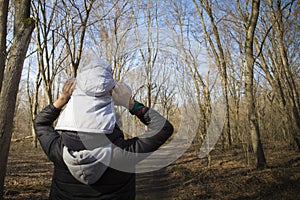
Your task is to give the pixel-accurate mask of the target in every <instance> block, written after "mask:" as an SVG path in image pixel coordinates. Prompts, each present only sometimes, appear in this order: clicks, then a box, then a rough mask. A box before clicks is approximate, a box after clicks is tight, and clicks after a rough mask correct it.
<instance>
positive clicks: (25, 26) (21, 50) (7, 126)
mask: <svg viewBox="0 0 300 200" xmlns="http://www.w3.org/2000/svg"><path fill="white" fill-rule="evenodd" d="M30 3H31V1H30V0H19V1H14V6H15V17H14V38H13V43H12V45H11V48H10V52H9V58H8V62H7V66H6V70H5V76H4V80H3V86H2V91H1V96H0V199H1V198H3V192H4V179H5V174H6V164H7V159H8V153H9V147H10V140H11V136H12V128H13V117H14V112H15V106H16V98H17V92H18V87H19V82H20V78H21V74H22V69H23V64H24V60H25V57H26V52H27V49H28V45H29V43H30V38H31V34H32V31H33V29H34V21H33V19H31V18H30Z"/></svg>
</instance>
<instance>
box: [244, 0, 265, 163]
mask: <svg viewBox="0 0 300 200" xmlns="http://www.w3.org/2000/svg"><path fill="white" fill-rule="evenodd" d="M259 7H260V0H253V1H252V13H251V17H250V21H249V22H248V24H247V29H246V31H247V32H246V42H245V52H246V73H245V76H246V77H245V92H246V101H247V106H248V109H247V112H248V113H247V114H248V121H249V123H250V134H251V139H252V146H253V150H254V153H255V154H256V158H257V167H258V168H264V167H266V159H265V155H264V150H263V146H262V143H261V139H260V131H259V124H258V116H257V112H256V107H255V99H254V84H253V82H254V61H255V60H254V56H253V44H254V32H255V28H256V25H257V20H258V16H259Z"/></svg>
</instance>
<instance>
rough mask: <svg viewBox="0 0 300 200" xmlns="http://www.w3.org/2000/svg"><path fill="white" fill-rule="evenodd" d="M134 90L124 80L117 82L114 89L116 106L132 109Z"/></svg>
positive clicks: (113, 94) (113, 96)
mask: <svg viewBox="0 0 300 200" xmlns="http://www.w3.org/2000/svg"><path fill="white" fill-rule="evenodd" d="M131 97H132V91H131V88H130V87H129V85H127V84H126V83H122V82H117V83H116V85H115V87H114V89H113V90H112V98H113V100H114V104H115V105H116V106H124V107H125V108H127V109H129V110H130V109H131V107H132V106H133V99H132V98H131Z"/></svg>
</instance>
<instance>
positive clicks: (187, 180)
mask: <svg viewBox="0 0 300 200" xmlns="http://www.w3.org/2000/svg"><path fill="white" fill-rule="evenodd" d="M265 155H266V158H267V163H268V167H267V168H266V169H261V170H259V169H256V168H255V165H246V160H245V154H244V152H243V151H242V149H239V148H237V147H235V148H232V149H231V150H228V151H226V152H222V151H218V150H213V151H212V152H211V165H210V166H209V167H208V166H207V159H199V158H197V155H196V153H195V151H192V150H191V149H190V150H189V151H187V152H185V153H184V154H183V155H182V156H181V157H180V159H178V160H177V161H176V162H174V163H173V164H171V165H170V166H168V167H166V168H163V169H161V170H159V171H155V172H149V173H144V174H138V175H137V198H136V199H137V200H144V199H163V200H164V199H166V200H171V199H174V200H176V199H178V200H184V199H185V200H193V199H195V200H196V199H197V200H201V199H211V200H212V199H222V200H224V199H225V200H226V199H231V200H234V199H235V200H240V199H249V200H250V199H251V200H252V199H262V200H265V199H272V200H277V199H278V200H279V199H283V200H288V199H291V200H296V199H300V153H299V152H296V151H295V150H291V149H288V148H277V147H276V148H275V147H273V148H271V147H268V148H265ZM249 161H250V163H255V160H254V158H253V157H251V158H250V160H249ZM52 170H53V165H52V163H51V162H49V161H48V159H47V157H46V156H45V155H44V153H43V151H42V150H41V148H40V147H38V148H37V149H35V148H32V147H31V144H30V142H29V141H27V140H24V141H21V142H13V143H12V144H11V150H10V154H9V161H8V168H7V176H6V180H5V195H4V198H5V199H15V200H27V199H28V200H29V199H31V200H37V199H48V198H49V188H50V183H51V176H52Z"/></svg>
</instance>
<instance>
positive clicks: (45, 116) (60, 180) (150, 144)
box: [34, 104, 173, 200]
mask: <svg viewBox="0 0 300 200" xmlns="http://www.w3.org/2000/svg"><path fill="white" fill-rule="evenodd" d="M145 110H146V109H145ZM60 111H61V110H60V109H57V108H55V107H54V106H53V105H52V104H50V105H48V106H46V107H45V108H44V109H43V110H42V111H41V112H40V113H39V114H38V115H37V117H36V119H35V121H34V127H35V131H36V134H37V137H38V139H39V141H40V144H41V146H42V148H43V150H44V152H45V153H46V155H47V156H48V158H49V159H50V160H51V161H52V162H53V163H54V173H53V177H52V184H51V191H50V199H55V200H56V199H61V200H68V199H70V200H79V199H80V200H83V199H97V200H100V199H107V200H117V199H120V200H124V199H134V198H135V174H134V173H129V172H122V171H119V170H116V169H113V168H111V167H108V168H107V169H106V171H105V172H104V174H103V175H102V176H101V178H100V179H99V180H98V181H96V182H95V183H93V184H83V183H81V182H79V181H78V180H76V179H75V178H74V177H73V176H72V174H71V173H70V171H69V169H68V167H67V166H66V164H65V162H64V159H63V148H64V146H68V148H69V149H70V150H72V151H80V150H84V149H85V146H84V145H83V143H82V141H81V140H80V138H79V137H78V135H77V132H70V131H63V132H62V133H61V134H59V133H58V132H57V131H55V129H54V128H53V125H52V124H53V122H54V121H55V120H56V119H57V118H58V116H59V114H60ZM149 111H152V113H154V114H151V115H150V114H149ZM142 115H143V116H140V117H139V118H140V119H142V121H143V122H144V123H145V124H147V126H148V128H149V129H150V130H151V131H152V134H151V136H149V137H143V138H138V137H134V138H132V139H127V140H125V139H124V135H123V132H122V131H121V130H120V129H119V128H118V126H117V125H116V127H115V129H114V132H113V133H112V134H108V135H107V138H108V139H109V141H110V142H112V143H113V144H114V145H115V146H117V147H118V148H119V149H122V150H123V151H124V152H125V153H126V152H136V153H148V152H153V151H155V150H156V149H158V148H159V147H160V146H161V145H162V144H163V143H164V142H166V140H167V139H168V138H169V137H170V136H171V135H172V133H173V126H172V125H171V124H170V122H169V121H168V120H166V119H165V118H164V117H162V116H161V115H160V114H158V113H157V112H156V111H153V110H151V109H150V110H148V109H147V110H146V112H144V113H143V114H142ZM162 122H163V125H162V126H161V125H159V124H161V123H162ZM153 131H155V134H153ZM145 134H147V131H146V133H145ZM119 153H120V151H115V153H114V154H119ZM114 154H113V156H112V157H113V158H114V157H116V158H117V157H118V155H117V156H114ZM113 158H112V159H113ZM142 159H143V158H141V157H140V158H136V163H137V162H138V161H140V160H142ZM136 163H134V162H133V164H136ZM130 167H133V168H134V165H133V166H130Z"/></svg>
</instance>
